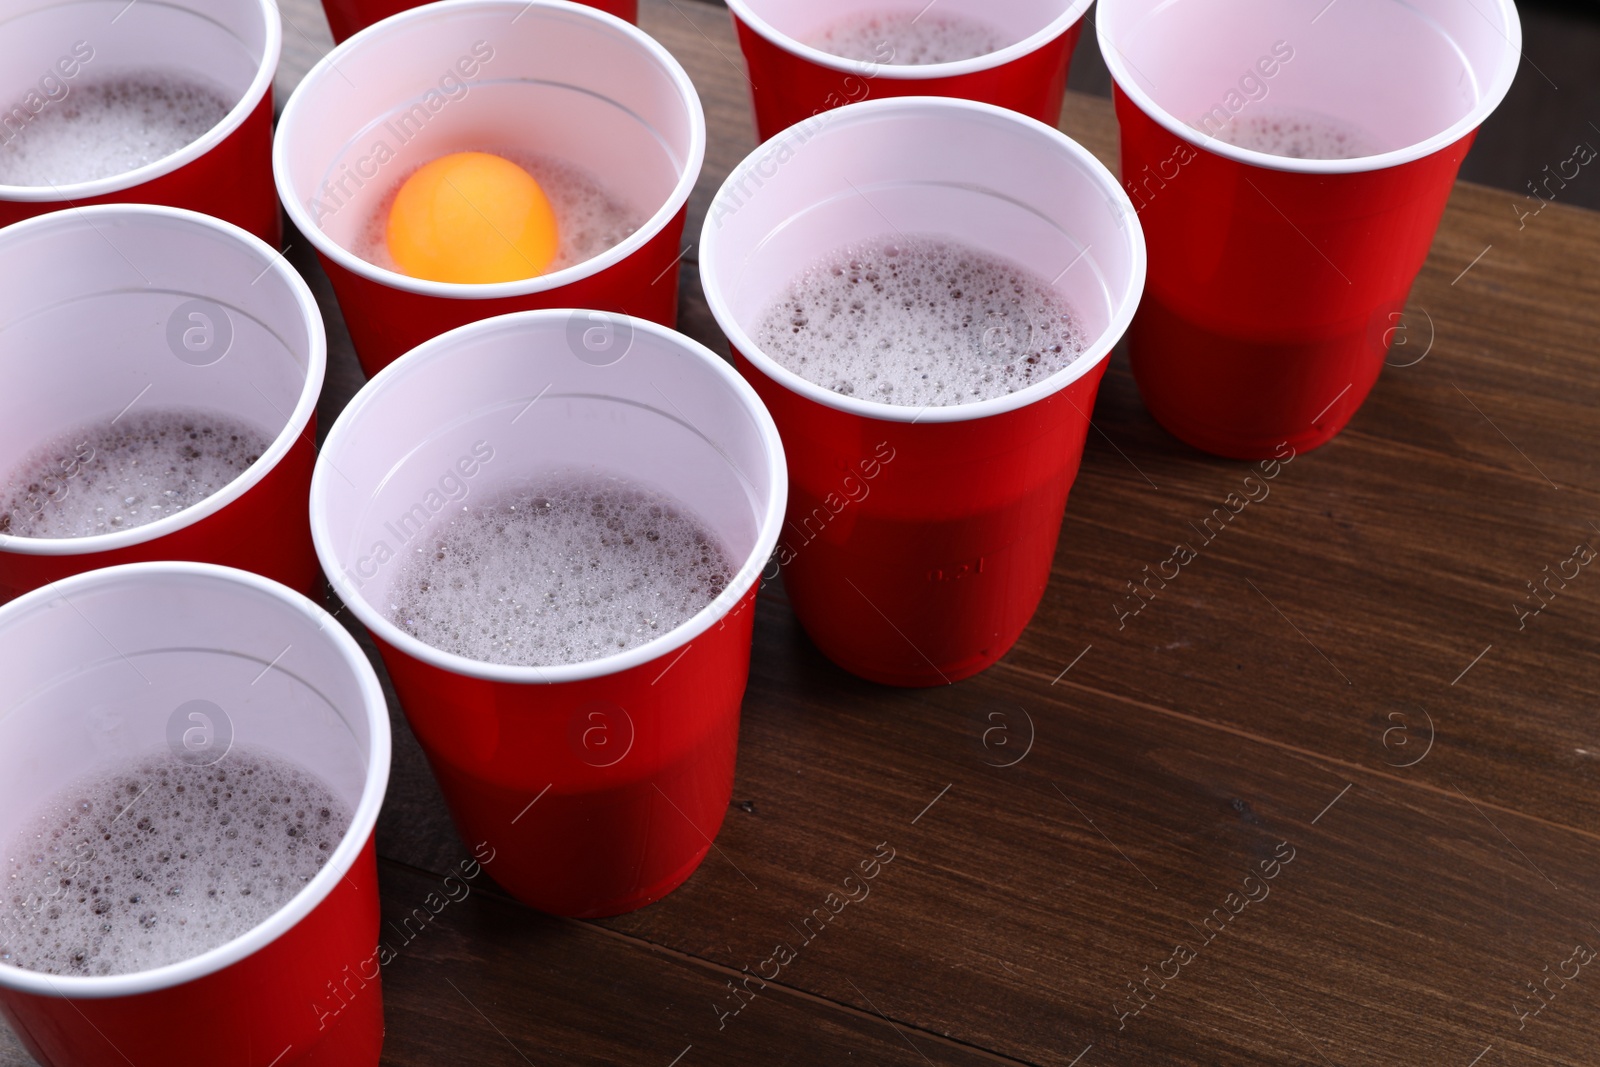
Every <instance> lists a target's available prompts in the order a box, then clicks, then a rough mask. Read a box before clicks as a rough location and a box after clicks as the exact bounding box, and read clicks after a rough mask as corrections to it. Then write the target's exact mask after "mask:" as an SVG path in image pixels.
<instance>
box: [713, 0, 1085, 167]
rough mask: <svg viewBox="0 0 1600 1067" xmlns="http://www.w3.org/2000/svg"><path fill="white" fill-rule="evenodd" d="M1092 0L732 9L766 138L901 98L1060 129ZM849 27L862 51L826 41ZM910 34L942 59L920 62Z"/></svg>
mask: <svg viewBox="0 0 1600 1067" xmlns="http://www.w3.org/2000/svg"><path fill="white" fill-rule="evenodd" d="M1089 3H1090V0H1023V2H1020V3H1007V4H987V3H983V2H982V0H943V2H942V3H939V4H938V5H937V6H935V5H934V4H930V3H927V2H925V0H889V2H886V3H881V4H877V3H875V4H872V5H870V6H869V8H868V10H866V11H863V9H862V6H861V4H860V3H859V2H857V0H728V9H729V10H730V11H731V12H732V13H733V28H734V30H735V32H736V33H737V34H738V37H739V47H740V48H741V49H742V50H743V51H744V60H745V66H746V67H747V68H748V69H749V81H750V97H751V101H752V103H753V104H754V106H755V117H756V132H757V135H758V136H759V137H760V138H761V139H762V140H766V139H767V138H769V137H772V136H773V135H775V134H777V133H778V132H779V131H780V130H784V129H787V128H788V127H790V126H792V125H794V124H795V123H797V122H799V121H800V120H801V119H805V118H809V117H811V116H812V115H815V114H817V113H818V112H820V111H827V110H830V109H832V108H836V107H842V106H843V105H845V104H853V103H860V102H861V101H863V100H866V99H869V98H871V99H874V100H877V99H882V98H884V97H891V96H956V97H962V98H964V99H967V100H979V101H982V102H984V103H988V104H996V105H998V106H1000V107H1005V108H1010V109H1011V110H1013V111H1020V112H1021V113H1022V114H1024V115H1028V116H1031V117H1032V118H1036V119H1039V120H1040V121H1042V122H1045V123H1047V124H1049V125H1051V126H1054V125H1055V124H1056V120H1057V119H1058V118H1059V117H1060V115H1061V101H1062V98H1063V96H1064V94H1065V93H1066V90H1067V64H1068V62H1069V61H1070V60H1071V58H1072V49H1073V47H1074V46H1075V45H1076V44H1077V43H1078V35H1079V33H1080V32H1081V31H1082V29H1083V26H1082V19H1083V14H1084V12H1085V11H1087V10H1088V9H1089ZM840 27H843V28H844V29H845V30H846V31H847V32H848V35H849V37H850V38H851V43H852V45H854V46H855V47H853V48H842V47H840V46H838V45H832V46H831V47H834V48H836V49H837V50H838V51H840V52H849V53H850V56H851V57H852V58H847V57H846V56H844V55H839V54H835V53H833V52H829V51H827V50H826V46H825V45H824V42H822V41H821V40H820V39H821V38H822V36H823V35H824V34H826V33H827V32H828V31H829V30H831V29H837V28H840ZM930 34H931V36H932V39H931V40H926V39H923V38H928V37H929V35H930ZM910 40H915V41H916V43H917V45H918V46H919V50H925V51H922V53H921V54H922V55H923V56H924V57H927V58H933V59H935V60H938V61H936V62H927V61H925V59H924V61H921V62H912V60H913V58H915V57H913V56H911V55H909V54H907V48H908V44H907V42H908V41H910ZM897 41H898V42H899V44H898V46H897V45H896V43H895V42H897ZM973 41H976V42H977V43H976V44H975V45H973V46H972V47H962V46H965V45H968V44H970V43H971V42H973ZM952 44H954V45H955V46H956V49H957V50H956V51H951V50H950V46H951V45H952ZM941 48H942V49H944V50H943V51H940V49H941ZM978 48H982V49H984V50H983V51H982V52H981V54H976V49H978ZM945 55H962V56H963V58H959V59H944V58H942V57H943V56H945Z"/></svg>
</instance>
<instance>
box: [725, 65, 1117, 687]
mask: <svg viewBox="0 0 1600 1067" xmlns="http://www.w3.org/2000/svg"><path fill="white" fill-rule="evenodd" d="M896 232H898V233H906V234H916V233H926V234H936V235H939V236H943V237H947V238H954V239H956V240H959V241H962V242H964V243H966V244H968V245H972V246H976V247H977V248H980V249H983V250H985V251H987V252H990V253H992V254H995V255H998V256H1002V257H1004V258H1006V259H1009V260H1011V261H1013V262H1015V263H1019V264H1021V265H1022V266H1025V267H1028V268H1029V269H1031V270H1032V271H1034V272H1035V273H1036V274H1039V275H1042V276H1043V277H1045V278H1052V279H1054V282H1053V284H1054V286H1055V287H1056V289H1057V290H1058V291H1059V292H1060V293H1061V294H1062V295H1063V296H1064V297H1065V298H1066V299H1067V301H1068V303H1069V304H1070V305H1071V306H1072V308H1073V309H1074V311H1075V312H1076V313H1077V315H1078V317H1079V321H1080V322H1081V324H1082V325H1083V327H1084V332H1085V334H1086V336H1087V337H1088V338H1090V340H1089V343H1088V344H1086V345H1085V348H1084V351H1083V354H1082V355H1080V356H1079V357H1078V358H1077V359H1076V360H1075V361H1073V363H1072V364H1070V365H1069V366H1067V367H1066V368H1063V369H1062V370H1061V371H1059V372H1057V373H1056V374H1054V375H1052V376H1050V377H1049V378H1046V379H1045V380H1043V381H1041V382H1038V383H1036V384H1034V385H1032V386H1029V387H1028V388H1026V389H1023V390H1020V391H1018V392H1015V393H1012V394H1010V395H1009V396H1005V397H1000V398H997V399H993V400H985V401H981V402H979V403H972V404H961V405H956V406H951V407H930V408H924V409H920V410H919V409H917V408H913V407H900V406H896V405H890V404H883V403H879V402H876V401H870V400H861V399H856V398H853V397H848V396H842V395H840V394H838V393H834V392H831V391H829V390H827V389H824V388H822V387H821V386H818V385H815V384H813V383H812V382H809V381H807V380H806V379H804V378H801V377H800V376H799V375H797V374H795V373H793V372H792V371H790V370H788V369H786V368H785V367H783V366H782V365H781V364H779V363H777V362H776V361H775V360H773V359H772V358H771V357H770V356H768V355H767V354H766V353H764V352H762V351H761V350H760V348H758V347H757V346H756V344H755V342H754V341H753V340H752V338H751V330H752V329H753V327H754V325H755V323H756V322H758V321H759V319H760V318H761V316H762V315H763V313H764V312H765V310H766V308H767V307H768V306H769V305H770V304H771V302H772V301H773V300H774V299H776V298H777V297H778V296H779V295H780V294H781V293H783V291H784V290H785V289H786V288H787V287H788V285H789V283H790V281H791V280H792V279H793V278H794V277H795V275H797V274H798V273H800V272H801V271H802V270H804V269H806V268H807V267H810V266H811V265H812V264H814V263H815V262H816V261H817V260H819V259H821V258H822V257H824V256H826V255H828V254H830V253H831V252H833V251H834V250H836V249H837V248H839V247H841V246H843V245H846V244H851V243H855V242H859V241H864V240H868V239H871V238H875V237H881V236H887V235H890V234H893V233H896ZM700 273H701V282H702V284H703V285H704V286H705V292H706V300H707V302H708V303H709V304H710V306H711V311H712V313H713V314H714V315H715V316H716V319H717V323H718V325H720V326H721V327H722V331H723V333H725V334H726V335H727V337H728V340H729V342H730V343H731V345H732V347H733V352H734V361H735V363H736V364H737V366H738V367H739V369H740V370H741V371H742V372H743V373H744V375H745V377H747V378H748V379H749V380H750V383H751V384H752V385H754V386H755V388H756V392H758V393H759V394H761V398H762V399H763V400H764V401H766V404H767V407H768V408H769V409H770V410H771V411H772V417H773V419H774V420H776V422H777V424H778V427H779V429H780V430H781V431H782V434H783V441H784V448H785V451H786V452H787V454H788V456H789V508H788V521H787V523H786V524H785V527H784V536H783V539H782V540H781V541H780V543H779V545H778V562H779V564H780V565H781V566H782V567H783V568H784V574H785V579H784V582H785V586H786V587H787V589H788V592H789V598H790V601H791V602H792V603H793V605H794V610H795V614H796V615H798V616H799V618H800V622H801V624H802V625H804V626H805V629H806V632H807V633H808V634H810V635H811V639H812V640H813V641H815V642H816V644H817V647H818V648H820V649H821V650H822V651H823V653H824V654H825V655H827V657H828V658H829V659H831V660H833V661H834V662H835V663H837V664H839V665H840V666H841V667H844V668H845V669H846V670H848V671H851V672H853V673H855V674H858V675H860V676H862V677H863V678H868V679H871V680H873V681H877V682H884V683H887V684H890V685H904V686H922V685H939V684H944V683H949V682H954V681H957V680H959V679H961V678H964V677H967V676H968V675H972V674H976V673H977V672H978V671H981V670H983V669H984V668H985V667H987V666H989V665H990V664H992V663H994V662H995V661H996V660H997V659H999V658H1000V657H1001V656H1002V655H1004V654H1005V652H1006V650H1007V649H1009V648H1010V647H1011V646H1012V645H1013V644H1014V643H1015V642H1016V640H1017V638H1018V637H1019V636H1020V635H1021V633H1022V630H1023V628H1024V627H1025V626H1026V625H1027V624H1028V620H1029V619H1030V618H1032V616H1033V612H1034V609H1035V608H1036V607H1037V606H1038V604H1039V598H1040V597H1041V596H1042V595H1043V593H1044V588H1045V583H1046V582H1047V580H1048V579H1049V576H1050V564H1051V560H1052V559H1053V558H1054V555H1055V547H1056V537H1057V534H1058V533H1059V532H1060V529H1061V517H1062V513H1063V509H1064V508H1065V506H1066V501H1067V491H1068V490H1069V489H1070V488H1071V486H1072V482H1073V479H1074V478H1075V477H1076V476H1077V472H1078V462H1079V460H1080V458H1081V457H1082V454H1083V443H1084V437H1085V435H1086V434H1087V432H1088V429H1089V413H1090V411H1091V410H1092V409H1093V407H1094V399H1095V392H1096V390H1097V389H1098V387H1099V384H1100V378H1101V376H1102V375H1103V374H1104V372H1105V365H1106V359H1107V357H1108V356H1109V355H1110V353H1111V348H1112V346H1113V345H1114V344H1115V343H1116V341H1117V339H1118V338H1119V337H1120V336H1121V335H1122V332H1123V330H1124V329H1126V327H1127V324H1128V320H1129V319H1130V318H1131V317H1132V316H1133V309H1134V305H1135V304H1136V303H1137V302H1138V299H1139V290H1140V288H1141V286H1142V285H1143V283H1144V241H1143V238H1142V237H1141V236H1140V233H1139V226H1138V222H1137V221H1136V220H1135V219H1134V216H1133V209H1132V206H1131V205H1130V204H1129V203H1128V198H1127V197H1126V196H1125V195H1124V194H1123V193H1122V190H1121V188H1120V187H1119V186H1118V185H1117V182H1116V179H1115V178H1113V177H1112V176H1111V173H1110V172H1109V171H1107V170H1106V169H1105V167H1103V166H1102V165H1101V164H1100V163H1098V162H1097V161H1096V160H1095V159H1094V157H1093V156H1091V155H1090V154H1089V153H1088V152H1087V151H1086V150H1085V149H1084V148H1082V147H1081V146H1080V145H1078V144H1077V143H1076V142H1074V141H1072V140H1071V139H1070V138H1068V137H1066V136H1065V135H1064V134H1062V133H1060V132H1059V131H1057V130H1056V129H1054V128H1053V127H1048V126H1045V125H1043V124H1042V123H1038V122H1035V121H1034V120H1032V119H1029V118H1024V117H1023V116H1020V115H1017V114H1015V113H1014V112H1010V111H1005V110H1002V109H1000V108H996V107H992V106H990V105H987V104H977V103H971V102H968V101H958V100H948V99H942V98H938V99H936V98H930V97H921V98H909V99H902V100H875V101H870V102H868V103H864V104H853V105H851V106H849V107H846V108H842V109H840V110H837V111H830V112H827V113H826V114H823V115H820V116H818V117H817V118H815V119H812V120H810V121H809V122H806V123H803V124H802V125H800V126H797V127H794V128H793V129H791V130H789V131H788V132H787V133H784V134H782V135H780V136H779V137H778V138H776V139H775V140H774V141H772V142H770V143H768V144H767V145H764V146H763V147H761V148H759V149H757V150H756V151H755V153H753V154H752V155H751V156H750V157H749V158H747V159H745V161H744V162H743V163H741V164H740V165H739V166H738V167H736V168H735V169H734V171H733V173H732V174H730V175H729V176H728V180H727V182H726V183H725V184H724V185H723V187H722V189H721V190H720V191H719V192H718V193H717V196H716V199H715V200H713V201H712V204H711V211H710V214H709V215H708V216H707V219H706V226H705V231H704V233H703V234H702V235H701V238H700Z"/></svg>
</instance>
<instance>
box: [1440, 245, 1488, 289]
mask: <svg viewBox="0 0 1600 1067" xmlns="http://www.w3.org/2000/svg"><path fill="white" fill-rule="evenodd" d="M1493 247H1494V245H1487V246H1485V248H1484V250H1483V251H1482V252H1479V253H1478V258H1477V259H1474V260H1473V261H1472V262H1471V263H1468V264H1467V265H1466V267H1465V268H1464V269H1463V270H1462V271H1461V273H1460V274H1457V275H1456V282H1459V281H1460V280H1461V279H1462V278H1465V277H1466V276H1467V271H1469V270H1471V269H1472V268H1473V267H1476V266H1477V265H1478V260H1479V259H1482V258H1483V257H1484V256H1486V255H1488V254H1489V249H1491V248H1493ZM1456 282H1451V283H1450V284H1451V285H1452V286H1454V285H1455V284H1456Z"/></svg>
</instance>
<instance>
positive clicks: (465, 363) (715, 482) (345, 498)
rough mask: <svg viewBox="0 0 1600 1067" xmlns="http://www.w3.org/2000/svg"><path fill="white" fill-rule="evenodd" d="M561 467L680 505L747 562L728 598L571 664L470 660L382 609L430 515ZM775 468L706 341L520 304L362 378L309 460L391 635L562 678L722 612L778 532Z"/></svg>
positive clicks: (337, 578)
mask: <svg viewBox="0 0 1600 1067" xmlns="http://www.w3.org/2000/svg"><path fill="white" fill-rule="evenodd" d="M586 344H588V345H589V347H588V348H585V345H586ZM580 351H581V352H584V353H585V354H587V355H589V359H588V360H586V359H583V358H580V357H579V355H578V354H577V353H578V352H580ZM592 352H598V353H600V354H598V355H594V354H590V353H592ZM613 358H614V359H615V362H609V363H606V364H605V365H599V363H600V362H601V361H605V360H611V359H613ZM485 456H489V457H492V458H487V459H485V458H484V457H485ZM556 471H562V472H585V471H593V472H596V473H600V474H613V475H622V476H624V477H625V478H627V479H628V480H629V481H631V482H633V483H635V484H637V485H640V486H643V487H647V488H650V489H654V490H657V491H659V492H662V493H665V494H666V495H668V496H670V497H672V498H674V499H676V500H678V501H679V502H680V503H682V504H683V505H685V506H686V507H687V508H688V509H689V510H690V511H691V512H692V513H693V514H694V515H695V516H696V517H698V518H699V519H700V521H701V522H702V523H703V524H704V525H705V526H706V527H707V528H708V530H709V531H710V532H711V533H713V534H714V535H716V536H717V538H718V539H719V540H720V541H721V543H722V545H723V547H724V549H725V550H726V552H727V553H728V557H729V559H730V561H733V562H735V563H736V565H738V566H739V567H740V570H739V572H738V574H737V575H736V576H735V578H734V580H733V582H731V583H730V584H729V586H728V587H727V589H726V590H725V591H724V594H723V597H722V598H719V602H718V603H715V604H713V605H711V606H710V607H708V608H706V609H705V611H703V612H701V613H700V614H699V615H697V616H695V618H694V619H692V620H690V621H689V622H687V623H685V624H684V626H682V627H679V629H678V630H675V631H673V632H672V633H669V634H666V635H663V636H662V637H659V638H656V639H655V640H654V641H651V642H649V643H647V644H645V645H642V646H639V647H637V648H634V649H630V650H628V651H627V652H625V653H621V654H619V655H616V656H608V657H606V658H604V659H599V660H593V661H590V662H588V663H586V664H581V665H577V666H569V667H540V668H530V667H502V668H493V667H491V666H490V665H487V664H474V662H473V661H471V660H467V659H464V658H462V657H460V656H454V655H450V654H446V653H443V652H439V651H437V650H429V649H428V648H427V646H425V645H423V644H422V643H421V642H419V641H417V640H416V639H415V638H413V637H411V636H410V635H409V634H407V633H405V632H404V631H403V630H401V629H400V628H399V627H397V626H396V625H395V624H394V623H393V622H392V621H390V617H389V614H388V608H389V597H388V593H389V589H390V588H391V586H392V585H393V583H394V580H395V576H396V574H397V572H398V571H400V570H401V569H402V567H403V566H404V563H405V561H406V560H407V559H408V558H409V557H411V556H412V555H414V553H415V549H416V545H415V544H413V543H412V542H413V541H415V540H419V538H418V534H419V533H421V532H422V531H426V530H428V529H431V528H432V526H433V525H434V524H435V522H436V521H438V520H437V519H436V516H439V515H440V514H441V513H442V512H445V511H446V510H447V509H456V508H460V507H464V506H472V505H474V504H479V503H483V502H487V501H489V500H492V499H493V498H494V497H495V496H497V495H499V494H501V493H504V492H506V491H510V490H512V489H514V488H515V487H517V486H519V485H523V484H526V483H527V482H529V481H530V480H534V479H538V478H539V477H541V476H543V475H546V474H550V473H554V472H556ZM785 477H786V476H785V468H784V463H783V451H782V446H781V444H779V442H778V436H777V429H776V428H775V427H774V426H773V425H772V420H771V418H770V416H768V415H767V412H766V409H765V408H764V407H762V405H761V402H760V400H759V399H757V397H756V396H755V393H754V391H753V390H751V389H750V387H749V386H748V385H747V384H746V383H745V382H744V381H743V380H742V379H741V378H739V376H738V375H737V374H736V373H735V372H734V371H733V370H732V368H730V367H729V366H728V365H727V364H726V363H724V362H723V361H722V360H720V359H718V358H717V357H716V356H714V355H712V354H711V353H710V352H709V351H707V350H706V349H705V348H704V347H702V346H700V345H698V344H696V343H695V342H693V341H690V340H689V339H688V338H685V337H683V336H682V335H680V334H676V333H674V332H672V331H670V330H668V329H666V328H665V327H661V326H657V325H654V324H652V323H647V322H645V321H643V320H639V319H629V318H626V317H624V316H614V315H603V314H601V313H598V312H586V311H536V312H525V313H521V314H516V315H507V316H502V317H500V318H495V319H488V320H485V321H482V322H478V323H474V324H472V325H469V326H464V327H462V328H460V329H458V330H455V331H452V332H451V333H448V334H445V335H443V336H442V337H439V338H435V339H434V340H432V341H429V342H428V343H427V344H425V345H423V346H421V347H419V348H417V349H415V350H413V351H412V352H410V353H408V354H407V355H406V356H404V357H403V358H401V359H400V360H399V361H397V362H396V363H394V364H393V365H392V366H390V367H388V368H385V370H384V371H383V372H382V373H380V374H379V375H378V376H377V377H376V378H374V379H373V380H372V381H371V382H369V383H368V384H367V385H366V387H365V388H363V389H362V390H361V392H360V393H359V394H357V396H356V398H355V399H354V400H353V401H352V402H351V404H350V406H349V407H348V408H346V409H345V412H344V414H343V415H341V416H340V418H339V421H338V422H337V423H336V424H335V425H334V428H333V430H332V431H331V432H330V433H329V435H328V439H327V441H326V442H325V444H324V445H323V449H322V453H321V455H320V457H319V459H318V462H317V470H316V474H315V476H314V477H313V480H312V489H311V514H312V534H313V536H314V538H315V539H316V542H317V551H318V553H319V555H320V557H321V559H322V564H323V569H324V570H325V571H326V572H327V573H328V574H329V576H330V579H331V580H332V581H333V582H334V584H335V586H336V587H337V589H338V590H339V592H340V594H341V596H342V597H343V599H344V600H345V602H346V603H347V604H350V605H351V607H352V609H353V610H355V611H356V612H357V614H358V616H359V617H360V618H361V620H362V621H363V622H364V623H365V624H366V625H367V626H368V627H369V628H370V629H372V630H374V631H375V632H377V633H378V635H379V636H380V637H382V638H383V639H384V640H385V641H387V642H389V643H390V644H392V645H395V646H397V647H400V648H401V649H402V650H404V651H407V652H409V653H411V654H412V655H416V656H418V657H419V658H424V659H428V660H431V661H432V662H435V663H439V664H442V665H444V666H446V667H449V668H452V669H456V670H458V671H461V672H463V673H478V674H484V675H486V676H491V677H505V678H509V679H511V680H535V679H536V680H539V681H559V680H563V679H564V678H566V677H568V676H571V677H581V676H588V675H592V674H599V673H607V672H609V671H613V670H620V669H623V668H624V667H625V666H628V665H631V664H632V663H634V662H645V661H647V660H648V659H650V658H653V656H655V655H659V654H660V650H661V648H662V647H663V645H664V644H667V645H670V644H673V643H681V642H682V641H683V640H686V639H688V637H690V636H692V634H691V633H688V632H687V631H695V630H696V628H698V629H699V630H703V629H704V628H705V627H706V626H708V625H710V623H711V622H713V621H714V620H715V618H716V617H717V615H718V614H720V613H721V612H722V611H726V610H727V605H726V601H727V600H729V599H732V598H737V597H738V596H739V595H741V594H742V593H743V592H744V590H745V589H747V588H748V587H749V585H750V583H751V582H752V581H754V579H755V576H756V574H757V572H758V571H759V569H760V567H761V566H762V564H764V563H765V561H766V557H767V555H768V554H769V553H770V552H771V550H772V546H773V544H775V543H776V538H777V526H778V523H779V522H780V521H781V519H782V515H783V508H784V504H785V500H786V495H787V488H786V486H787V483H786V480H785Z"/></svg>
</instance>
